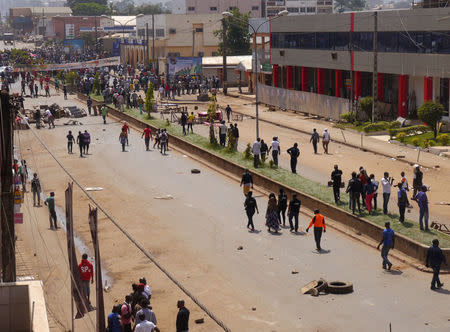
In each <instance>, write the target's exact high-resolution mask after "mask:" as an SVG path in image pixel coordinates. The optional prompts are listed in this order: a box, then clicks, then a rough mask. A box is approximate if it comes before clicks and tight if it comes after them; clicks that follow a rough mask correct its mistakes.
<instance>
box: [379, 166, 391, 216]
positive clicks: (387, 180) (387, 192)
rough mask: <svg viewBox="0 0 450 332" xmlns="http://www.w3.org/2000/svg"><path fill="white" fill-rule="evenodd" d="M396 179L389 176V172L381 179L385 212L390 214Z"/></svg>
mask: <svg viewBox="0 0 450 332" xmlns="http://www.w3.org/2000/svg"><path fill="white" fill-rule="evenodd" d="M393 182H394V179H393V178H391V177H390V176H389V173H388V172H384V176H383V178H382V179H381V187H382V188H383V213H384V214H388V204H389V198H390V197H391V189H392V183H393Z"/></svg>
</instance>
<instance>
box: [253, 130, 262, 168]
mask: <svg viewBox="0 0 450 332" xmlns="http://www.w3.org/2000/svg"><path fill="white" fill-rule="evenodd" d="M252 153H253V167H255V168H258V165H259V155H260V154H261V139H260V138H259V137H258V138H257V139H256V141H255V142H254V143H253V146H252Z"/></svg>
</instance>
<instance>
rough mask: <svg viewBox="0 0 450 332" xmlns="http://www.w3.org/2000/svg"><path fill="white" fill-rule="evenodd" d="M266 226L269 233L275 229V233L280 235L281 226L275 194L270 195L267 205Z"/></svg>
mask: <svg viewBox="0 0 450 332" xmlns="http://www.w3.org/2000/svg"><path fill="white" fill-rule="evenodd" d="M266 226H267V231H268V232H270V230H271V229H273V230H274V232H275V233H278V230H279V229H280V225H279V224H278V208H277V199H276V198H275V194H274V193H271V194H270V195H269V202H268V203H267V210H266Z"/></svg>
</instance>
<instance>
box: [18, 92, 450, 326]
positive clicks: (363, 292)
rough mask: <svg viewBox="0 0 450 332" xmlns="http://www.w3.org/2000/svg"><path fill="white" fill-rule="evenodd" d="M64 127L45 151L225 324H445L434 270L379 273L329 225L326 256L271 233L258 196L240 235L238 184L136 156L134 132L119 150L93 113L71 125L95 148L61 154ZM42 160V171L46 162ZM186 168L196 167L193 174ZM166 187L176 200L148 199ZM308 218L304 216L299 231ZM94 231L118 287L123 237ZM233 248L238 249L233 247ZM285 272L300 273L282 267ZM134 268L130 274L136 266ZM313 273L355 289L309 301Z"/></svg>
mask: <svg viewBox="0 0 450 332" xmlns="http://www.w3.org/2000/svg"><path fill="white" fill-rule="evenodd" d="M55 101H57V99H55ZM61 122H62V121H61V120H58V121H57V124H58V125H59V126H58V127H57V129H56V130H48V129H46V130H41V131H40V135H41V136H42V137H43V138H44V140H45V141H46V142H47V143H48V144H49V145H50V147H51V148H52V150H54V151H55V152H56V154H57V155H58V157H60V158H62V160H63V162H64V164H65V165H67V167H68V168H69V169H70V170H71V171H72V172H74V173H75V175H76V176H77V178H79V179H80V180H81V181H82V183H83V184H84V185H86V186H99V187H103V188H105V189H104V191H101V192H97V193H96V197H97V198H98V199H99V200H100V201H101V202H102V203H103V204H105V206H106V207H107V208H108V210H110V211H111V213H112V214H113V215H117V216H119V219H120V220H121V222H122V224H126V225H127V226H128V229H129V231H130V232H131V233H132V234H133V236H135V237H136V238H137V239H138V240H139V241H141V242H142V243H145V246H146V248H148V249H149V250H150V251H155V252H157V253H158V256H159V257H160V260H161V262H163V263H164V264H165V265H167V266H168V267H169V268H170V269H171V270H173V271H175V274H176V275H177V276H178V277H179V279H181V281H182V282H184V283H186V284H187V285H188V287H189V289H191V290H192V291H193V292H194V293H196V294H199V298H200V299H201V300H202V301H203V302H205V303H206V304H208V305H209V306H211V307H212V308H213V309H214V310H215V311H216V312H217V313H218V315H219V316H220V317H221V318H223V320H224V321H225V322H226V323H228V324H229V325H230V326H231V327H232V329H233V330H235V331H298V330H305V331H312V330H314V331H316V330H319V331H343V330H347V331H360V330H362V329H364V330H366V331H388V325H389V323H392V327H393V331H448V330H449V329H450V321H449V319H450V315H449V312H448V303H449V296H448V294H449V293H450V292H449V291H447V290H443V291H441V292H431V291H430V289H429V281H430V278H431V275H429V274H424V273H421V272H418V271H417V270H415V269H413V268H410V267H407V266H398V265H397V266H398V270H395V272H392V273H388V272H385V271H383V270H382V269H381V258H380V256H379V252H377V251H376V250H375V249H372V248H369V247H367V246H365V245H362V244H360V243H357V242H354V241H352V240H350V239H349V238H347V237H344V236H342V235H341V234H340V233H336V232H334V231H333V230H329V231H328V232H327V233H326V234H325V236H324V243H323V247H324V248H325V249H327V252H326V253H324V254H318V253H316V252H315V251H314V250H313V248H314V241H313V236H312V234H308V235H306V234H302V235H293V234H290V233H289V232H288V231H286V230H284V231H283V232H282V234H281V235H271V234H269V233H267V231H266V230H265V227H264V226H263V223H264V220H263V215H264V211H265V208H266V198H258V204H259V206H260V209H261V212H262V214H261V215H259V216H258V217H257V218H256V222H255V224H256V227H257V229H258V230H260V232H258V233H249V232H247V230H246V228H245V225H246V220H245V216H244V211H243V208H242V203H243V197H242V191H241V189H240V188H239V186H238V185H237V183H235V182H231V181H230V180H229V179H226V178H224V177H223V176H221V175H219V174H217V173H215V172H214V171H211V170H209V169H206V168H204V167H202V166H199V165H198V164H197V163H196V162H195V161H193V160H190V159H189V158H185V157H184V156H183V155H181V154H178V153H175V152H173V151H172V152H170V155H169V156H162V155H161V154H160V153H158V152H156V151H153V152H145V151H144V146H143V145H144V144H143V141H142V140H141V139H140V138H139V137H138V135H137V133H136V132H134V133H132V134H131V137H130V144H131V145H130V147H129V149H128V152H126V153H123V152H120V146H119V142H118V134H119V131H120V128H119V125H118V124H108V125H106V126H104V125H102V124H101V119H100V118H99V117H90V118H84V119H83V120H82V122H83V123H84V126H83V127H71V129H72V130H76V131H77V130H79V129H85V128H86V129H88V130H89V131H90V133H91V135H92V140H93V142H94V143H93V144H92V146H91V151H92V155H90V156H88V157H87V158H83V159H80V158H79V157H78V156H77V155H76V154H74V155H70V156H68V155H67V154H66V151H65V143H64V139H63V138H64V137H65V133H66V132H67V130H69V129H70V127H67V126H61V125H60V124H61ZM29 134H30V133H29V132H28V133H24V135H29ZM29 142H32V140H31V139H30V141H29ZM30 144H36V143H30ZM33 147H34V145H33ZM40 158H41V159H40V160H41V161H40V162H41V168H43V167H45V166H47V164H49V163H48V162H45V161H44V160H45V157H44V156H41V157H40ZM194 167H195V168H199V167H200V168H201V170H202V173H201V174H200V175H191V174H190V169H191V168H194ZM51 174H53V176H49V177H48V178H47V179H46V181H49V182H50V184H51V185H54V184H55V183H56V182H58V181H60V180H59V179H58V177H59V175H56V174H59V173H51ZM64 181H65V180H62V182H64ZM166 194H170V195H172V196H173V197H174V199H173V200H157V199H154V198H153V197H156V196H163V195H166ZM82 215H83V214H82ZM42 222H47V220H43V221H42ZM307 222H308V221H307V220H306V219H305V218H304V217H303V218H301V224H302V225H303V226H304V225H306V224H307ZM108 225H109V224H108ZM80 227H81V226H80ZM83 235H85V236H89V235H88V233H86V234H85V233H83ZM102 237H103V239H102V243H103V245H104V246H106V247H107V248H109V247H110V248H116V249H112V250H113V251H111V252H109V251H108V250H106V251H105V253H104V254H103V256H102V258H103V259H104V260H105V261H106V262H107V263H108V265H110V266H109V268H110V269H111V270H112V272H113V273H114V275H115V277H116V278H117V279H119V280H118V281H117V282H125V281H123V280H122V281H121V280H120V275H121V274H122V273H126V272H127V271H125V270H123V269H122V265H121V264H120V260H119V261H117V259H115V257H113V254H114V253H117V251H116V250H117V249H118V248H117V246H119V247H120V244H121V243H123V239H122V236H121V235H120V234H119V233H118V231H117V230H116V229H114V228H111V227H110V226H109V227H105V226H104V227H103V228H102ZM239 245H242V246H243V247H244V250H242V251H237V250H236V248H237V247H238V246H239ZM112 262H114V264H112ZM394 263H398V262H395V261H394ZM294 269H295V270H298V271H299V274H296V275H293V274H291V271H292V270H294ZM134 272H135V274H136V275H139V273H140V269H139V267H137V268H136V269H135V270H134ZM320 277H323V278H325V279H327V280H348V281H352V282H353V283H354V284H355V292H354V293H353V294H350V295H343V296H338V295H324V296H320V297H317V298H313V297H310V296H306V295H301V294H300V291H299V289H300V288H301V287H302V286H303V285H304V284H306V283H307V282H309V281H311V280H313V279H317V278H320ZM442 279H443V280H442V281H443V282H445V283H448V282H450V280H449V278H448V277H447V276H444V277H443V278H442ZM126 282H128V281H126ZM252 306H254V307H256V311H252V310H251V307H252Z"/></svg>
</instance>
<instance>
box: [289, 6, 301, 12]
mask: <svg viewBox="0 0 450 332" xmlns="http://www.w3.org/2000/svg"><path fill="white" fill-rule="evenodd" d="M298 10H299V8H298V7H288V9H287V11H288V12H289V13H298Z"/></svg>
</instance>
